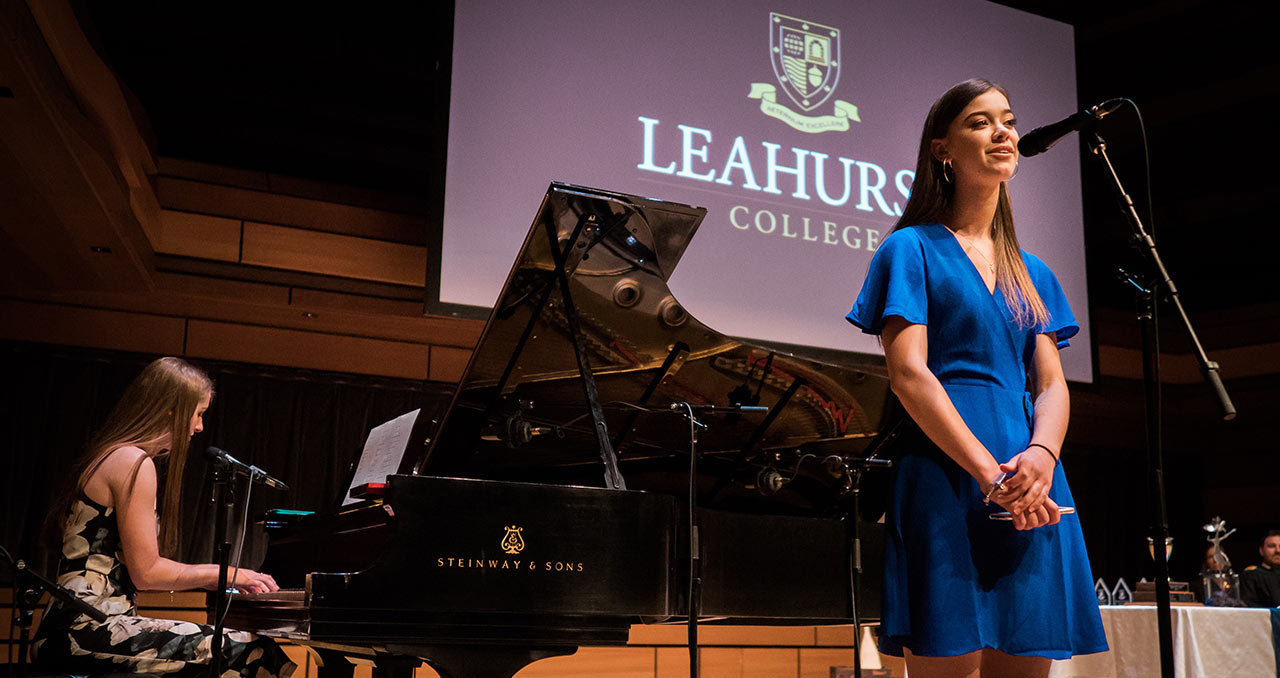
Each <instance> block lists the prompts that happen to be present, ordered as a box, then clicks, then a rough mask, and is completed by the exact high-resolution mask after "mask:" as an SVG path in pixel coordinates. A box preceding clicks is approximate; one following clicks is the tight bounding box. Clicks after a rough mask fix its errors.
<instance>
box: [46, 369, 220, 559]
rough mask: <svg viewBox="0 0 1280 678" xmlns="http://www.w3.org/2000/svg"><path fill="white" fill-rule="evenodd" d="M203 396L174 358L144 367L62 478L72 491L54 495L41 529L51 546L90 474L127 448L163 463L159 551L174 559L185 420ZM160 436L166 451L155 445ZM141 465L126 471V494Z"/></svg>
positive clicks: (198, 374) (199, 376)
mask: <svg viewBox="0 0 1280 678" xmlns="http://www.w3.org/2000/svg"><path fill="white" fill-rule="evenodd" d="M205 395H208V396H209V397H211V398H212V397H213V382H212V381H210V380H209V377H208V375H206V374H205V373H204V372H203V371H201V370H200V369H198V368H196V367H194V366H192V365H191V364H190V363H187V362H186V361H184V360H182V359H180V358H160V359H159V360H156V361H153V362H152V363H151V364H150V365H147V366H146V368H144V369H143V370H142V373H141V374H139V375H138V376H137V377H136V378H134V380H133V381H132V382H130V384H129V386H128V387H127V388H125V391H124V394H123V395H122V396H121V397H120V401H119V402H117V403H116V406H115V407H114V408H113V409H112V410H111V414H109V415H107V419H106V421H105V422H103V424H102V427H101V428H99V429H98V431H97V433H95V434H94V436H93V437H92V438H91V439H90V440H89V445H88V446H87V447H86V448H85V452H84V454H83V455H81V457H80V458H79V460H77V461H76V463H75V464H74V465H73V466H72V467H71V472H70V473H69V474H67V478H68V480H69V481H73V482H74V483H75V486H74V488H72V487H68V488H66V489H67V490H68V491H64V492H61V493H59V496H58V498H57V499H56V500H55V504H54V506H53V508H52V509H51V510H50V512H49V520H48V521H47V525H48V527H49V529H48V535H49V536H50V537H52V538H53V539H52V540H51V544H60V542H61V539H62V524H63V521H64V520H65V519H66V516H67V514H68V512H69V511H70V509H71V503H72V502H73V501H75V499H76V498H77V497H79V496H80V494H81V492H83V491H84V487H85V484H86V483H87V482H88V481H89V478H90V477H91V476H92V475H93V472H94V471H95V470H96V469H97V468H98V467H99V466H100V465H101V464H102V462H103V461H104V460H105V459H106V458H107V456H108V455H110V454H111V453H112V452H114V451H116V450H117V449H119V448H121V447H126V446H130V445H132V446H135V447H139V448H141V449H142V450H144V451H146V452H147V454H148V455H149V456H151V457H152V458H159V457H167V458H168V462H169V463H168V469H167V471H166V473H165V478H166V480H165V484H164V499H163V501H161V502H160V552H161V553H162V554H165V555H168V556H174V555H177V553H176V552H177V547H178V539H179V532H180V528H179V520H178V518H179V516H178V514H179V510H180V506H179V497H180V494H181V490H182V472H183V469H184V468H185V467H186V463H187V448H188V447H189V445H190V442H191V417H192V415H193V414H195V411H196V408H197V407H198V406H199V404H200V400H201V399H202V398H204V397H205ZM166 434H168V436H167V437H168V438H169V442H168V449H165V448H163V447H161V446H160V445H161V444H162V443H163V442H164V439H165V438H166ZM141 465H142V459H141V458H140V459H139V460H138V463H136V464H134V466H133V470H132V471H131V472H130V475H129V489H130V491H132V489H133V483H134V481H135V480H136V479H137V476H138V469H139V468H140V467H141ZM59 550H60V549H59Z"/></svg>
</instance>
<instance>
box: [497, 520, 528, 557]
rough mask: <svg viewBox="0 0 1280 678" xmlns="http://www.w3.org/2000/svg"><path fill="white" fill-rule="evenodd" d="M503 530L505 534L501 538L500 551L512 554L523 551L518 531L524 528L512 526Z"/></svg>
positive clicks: (522, 539) (522, 541)
mask: <svg viewBox="0 0 1280 678" xmlns="http://www.w3.org/2000/svg"><path fill="white" fill-rule="evenodd" d="M503 529H504V530H506V534H505V535H503V537H502V550H503V551H505V552H507V553H512V554H515V553H519V552H521V551H523V550H524V538H523V537H521V536H520V531H521V530H523V529H524V528H523V527H516V526H515V525H512V526H510V527H504V528H503Z"/></svg>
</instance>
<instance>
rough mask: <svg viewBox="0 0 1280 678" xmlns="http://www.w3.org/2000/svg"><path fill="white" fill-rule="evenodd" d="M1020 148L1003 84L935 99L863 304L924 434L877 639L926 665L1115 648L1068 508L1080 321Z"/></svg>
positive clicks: (921, 677) (974, 672) (900, 515)
mask: <svg viewBox="0 0 1280 678" xmlns="http://www.w3.org/2000/svg"><path fill="white" fill-rule="evenodd" d="M1017 143H1018V133H1017V131H1016V130H1015V129H1014V118H1013V113H1012V112H1011V111H1010V108H1009V99H1008V94H1007V93H1006V92H1005V91H1004V89H1002V88H1001V87H999V86H997V85H994V84H992V83H990V82H988V81H985V80H968V81H965V82H963V83H960V84H958V85H956V86H955V87H952V88H951V89H950V90H948V91H947V92H946V94H944V95H942V97H941V98H940V99H938V101H937V102H935V103H934V105H933V108H931V109H930V111H929V116H928V118H927V119H926V120H925V127H924V133H923V135H922V137H921V140H920V152H919V157H918V160H917V166H916V178H915V182H914V185H913V187H912V192H911V197H910V199H909V200H908V201H907V206H906V208H905V210H904V213H903V215H902V218H901V219H899V220H898V223H897V224H896V225H895V226H894V229H893V231H892V232H891V233H890V235H889V236H888V237H887V238H885V240H884V242H883V243H882V244H881V245H880V247H879V249H877V250H876V254H875V256H874V257H873V258H872V261H871V267H870V271H869V272H868V274H867V279H866V282H865V283H864V284H863V287H862V291H861V292H860V293H859V295H858V300H857V302H856V303H855V305H854V308H853V310H852V311H851V312H850V313H849V316H848V318H849V321H850V322H852V323H853V324H855V325H857V326H858V327H860V328H861V329H862V330H863V331H864V332H868V333H871V334H879V335H881V340H882V342H883V345H884V351H885V360H886V362H887V364H888V369H889V380H890V384H891V386H892V388H893V391H894V393H895V394H896V395H897V396H898V398H899V399H900V400H901V401H902V404H903V406H904V407H905V409H906V411H907V413H908V414H909V415H910V416H911V418H912V420H913V421H914V422H915V423H916V425H917V426H918V428H919V431H920V433H919V434H918V435H915V436H914V437H913V438H912V437H910V436H909V438H912V439H911V440H910V442H909V443H907V444H904V445H903V447H904V452H903V454H902V457H901V459H900V460H899V461H898V463H897V465H896V470H895V471H894V479H893V481H892V482H893V485H892V490H891V496H890V500H889V507H888V511H887V515H886V518H885V523H886V525H885V527H886V540H885V541H886V546H885V561H884V562H885V578H884V584H885V595H884V609H883V620H882V623H881V637H880V646H881V650H882V651H885V652H887V653H890V654H895V655H903V654H905V656H906V658H907V667H908V672H909V673H910V674H911V676H912V678H930V677H931V676H948V677H952V676H988V677H991V676H1000V677H1009V676H1014V677H1020V676H1028V677H1030V676H1041V677H1043V676H1046V675H1048V672H1049V666H1050V660H1051V659H1065V658H1067V657H1070V656H1072V655H1074V654H1088V653H1092V652H1101V651H1105V650H1106V649H1107V644H1106V638H1105V636H1104V634H1103V630H1102V621H1101V618H1100V616H1099V614H1098V605H1097V599H1096V598H1095V597H1094V593H1093V586H1092V583H1091V582H1092V581H1093V580H1092V576H1091V572H1090V569H1089V561H1088V556H1087V555H1086V553H1085V548H1084V540H1083V538H1082V536H1081V532H1080V523H1079V518H1078V517H1077V516H1076V515H1074V514H1073V513H1069V512H1068V513H1064V512H1063V511H1062V510H1061V509H1064V508H1065V507H1072V506H1074V502H1073V501H1072V499H1071V490H1070V489H1069V488H1068V487H1067V481H1066V476H1065V475H1064V472H1063V465H1062V464H1061V463H1060V461H1061V453H1062V441H1063V437H1064V436H1065V435H1066V430H1067V418H1068V409H1069V401H1068V400H1069V396H1068V392H1067V383H1066V380H1065V378H1064V377H1063V374H1062V364H1061V362H1060V361H1059V358H1058V351H1059V349H1061V348H1064V347H1066V346H1067V343H1068V339H1070V338H1071V337H1072V336H1073V335H1074V334H1076V332H1078V331H1079V327H1078V326H1077V325H1076V322H1075V317H1074V316H1073V315H1072V313H1071V309H1070V307H1069V306H1068V305H1067V300H1066V297H1065V296H1064V295H1063V292H1062V288H1061V287H1060V286H1059V285H1058V281H1057V279H1056V278H1055V277H1054V275H1053V272H1052V271H1050V270H1049V268H1048V267H1047V266H1046V265H1045V264H1044V263H1043V262H1041V261H1040V260H1039V259H1037V258H1036V257H1034V256H1033V255H1031V254H1028V253H1026V252H1023V251H1022V250H1021V249H1020V248H1019V247H1018V240H1017V236H1016V235H1015V233H1014V229H1013V214H1012V212H1011V210H1010V206H1009V198H1008V194H1007V193H1006V191H1005V182H1006V181H1007V180H1008V179H1009V178H1010V177H1012V176H1013V174H1014V172H1015V170H1016V169H1017V164H1018V151H1017ZM998 511H1007V512H1008V513H1009V514H1011V517H1012V519H1011V520H1003V521H1002V520H992V519H991V514H993V513H995V512H998Z"/></svg>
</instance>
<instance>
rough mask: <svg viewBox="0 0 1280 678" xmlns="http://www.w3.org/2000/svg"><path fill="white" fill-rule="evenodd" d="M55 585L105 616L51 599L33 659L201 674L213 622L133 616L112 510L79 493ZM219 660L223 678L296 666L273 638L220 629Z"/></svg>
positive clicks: (261, 677)
mask: <svg viewBox="0 0 1280 678" xmlns="http://www.w3.org/2000/svg"><path fill="white" fill-rule="evenodd" d="M58 584H60V585H62V586H64V587H66V588H67V589H69V590H70V591H72V592H73V593H75V595H76V596H78V597H79V598H81V599H82V600H84V601H85V602H87V603H89V604H90V605H92V606H94V607H95V608H97V609H99V610H101V611H102V612H104V613H105V614H106V615H107V620H106V621H105V622H102V623H98V622H95V621H93V620H92V619H89V618H88V617H87V616H85V615H82V614H79V613H77V612H76V611H74V610H72V609H70V608H68V607H65V606H63V605H62V604H61V603H58V602H56V601H55V602H54V603H53V604H52V605H50V606H49V609H48V610H47V611H46V612H45V615H44V619H43V620H42V621H41V622H40V628H39V630H38V632H37V633H36V638H37V640H36V643H35V652H36V658H37V659H36V661H37V663H38V664H40V665H42V666H46V667H50V668H56V669H58V670H60V671H69V672H72V673H128V672H132V673H154V674H165V675H166V676H174V677H175V678H177V677H183V678H185V677H187V676H191V677H192V678H194V677H195V676H205V675H207V674H208V668H209V659H210V657H211V656H212V655H211V653H210V651H209V646H210V641H211V640H212V638H213V627H212V626H209V625H206V624H195V623H192V622H184V621H174V620H171V619H152V618H150V617H140V616H138V607H137V603H136V602H135V596H136V593H137V589H136V588H134V585H133V581H132V580H130V578H129V571H128V570H127V569H126V568H125V565H124V561H123V558H122V557H121V554H120V528H119V526H118V525H117V524H116V516H115V510H114V509H112V508H106V507H104V506H101V505H99V504H97V503H96V502H94V501H93V500H92V499H89V498H88V497H86V496H84V495H83V494H81V496H80V498H79V499H77V500H76V502H75V503H74V504H72V505H71V512H70V515H68V517H67V522H66V525H65V527H64V529H63V533H62V564H61V567H60V569H59V574H58ZM222 657H223V666H225V667H227V668H226V670H225V671H223V673H222V678H288V676H289V675H290V674H291V673H293V670H294V668H296V667H295V665H294V664H293V662H291V661H289V658H288V657H287V656H285V654H284V651H283V650H281V649H280V646H279V645H277V644H276V643H275V642H274V641H272V640H271V639H269V638H259V637H258V636H255V635H254V634H252V633H246V632H244V631H225V632H224V634H223V641H222Z"/></svg>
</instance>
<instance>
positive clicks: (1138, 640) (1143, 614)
mask: <svg viewBox="0 0 1280 678" xmlns="http://www.w3.org/2000/svg"><path fill="white" fill-rule="evenodd" d="M1172 612H1173V663H1174V672H1175V675H1176V676H1177V677H1178V678H1201V677H1203V678H1262V677H1265V676H1275V675H1276V656H1275V650H1274V645H1273V644H1272V635H1271V610H1266V609H1247V608H1225V607H1185V606H1176V607H1174V608H1173V610H1172ZM1102 626H1103V628H1104V629H1106V633H1107V644H1108V645H1110V646H1111V651H1109V652H1103V653H1100V654H1090V655H1081V656H1078V657H1073V658H1072V659H1069V660H1066V661H1055V662H1053V668H1052V670H1051V671H1050V672H1049V676H1050V678H1145V677H1146V676H1154V677H1156V678H1158V677H1159V676H1160V641H1159V637H1158V635H1157V630H1156V608H1155V605H1123V606H1113V605H1106V606H1103V607H1102Z"/></svg>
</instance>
